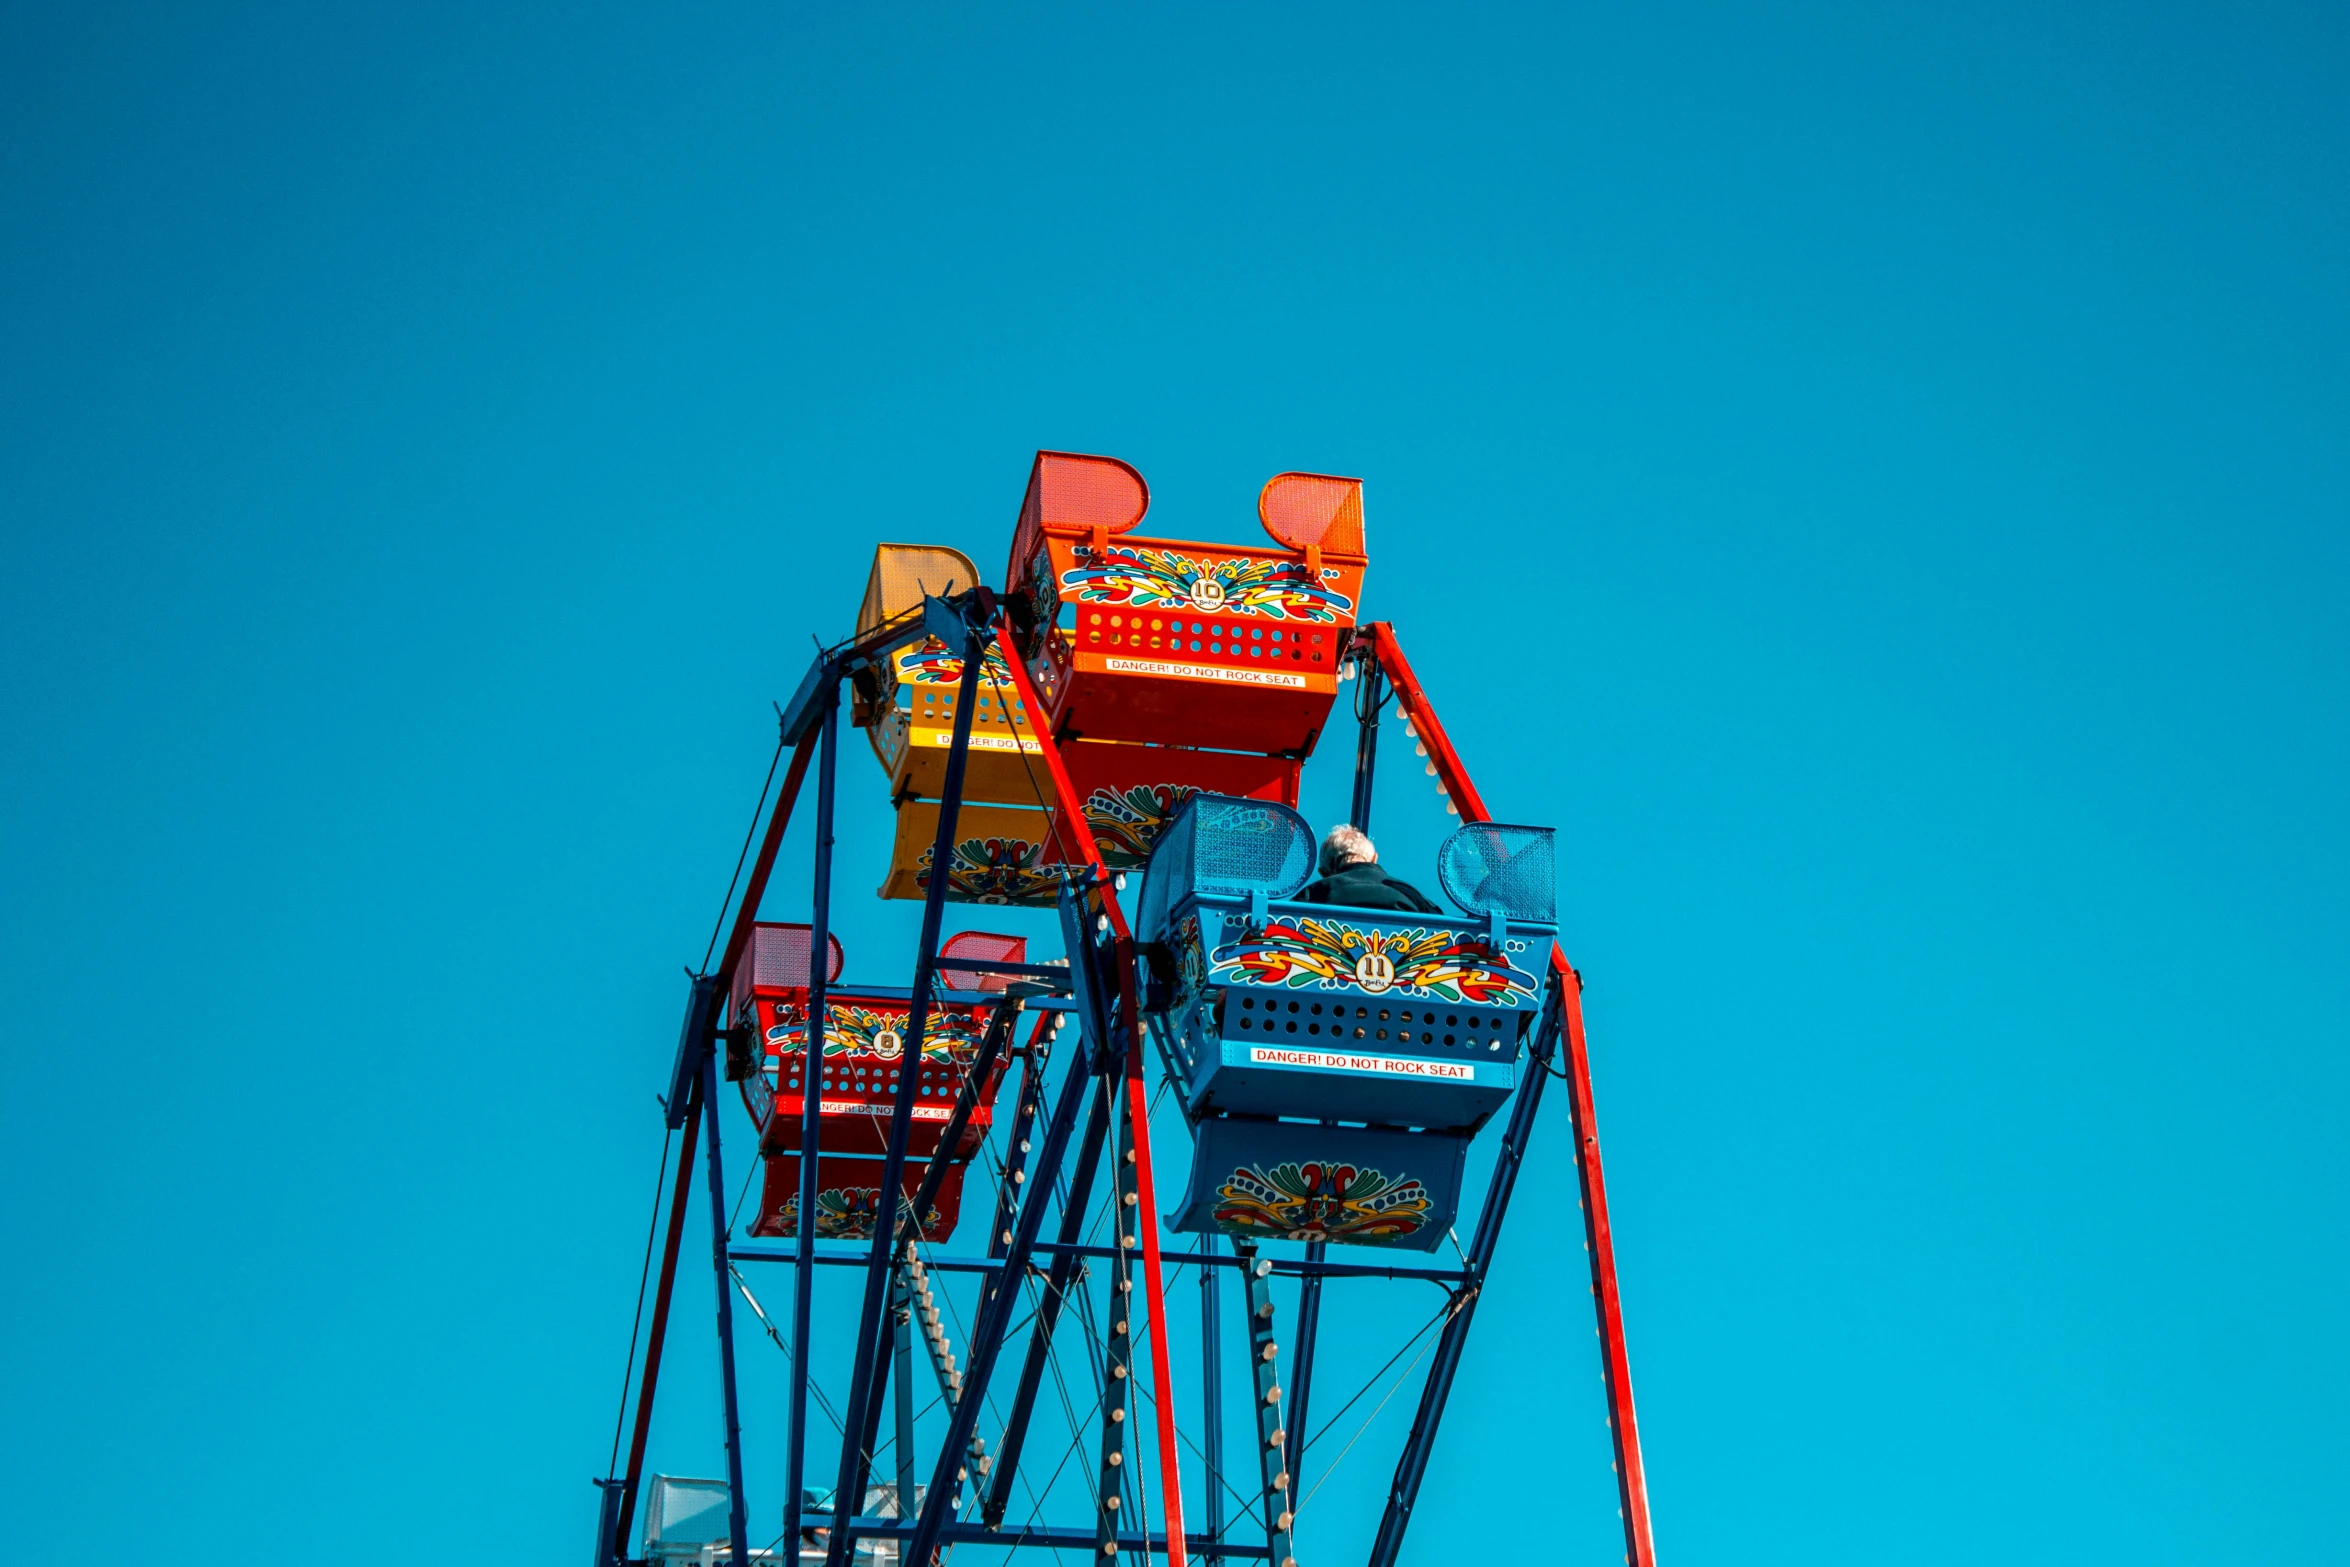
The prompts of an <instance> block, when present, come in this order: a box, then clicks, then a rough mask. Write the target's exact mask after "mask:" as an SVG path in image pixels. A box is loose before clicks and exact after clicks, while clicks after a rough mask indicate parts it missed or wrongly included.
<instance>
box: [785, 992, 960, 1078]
mask: <svg viewBox="0 0 2350 1567" xmlns="http://www.w3.org/2000/svg"><path fill="white" fill-rule="evenodd" d="M824 1010H825V1013H826V1017H825V1024H824V1059H825V1060H827V1061H829V1060H831V1059H832V1058H833V1057H835V1056H852V1055H865V1056H874V1057H877V1058H879V1059H880V1060H883V1061H895V1060H897V1059H898V1058H899V1057H900V1056H902V1055H904V1054H905V1053H906V1039H905V1032H904V1031H905V1027H906V1023H907V1021H908V1019H907V1017H906V1014H905V1013H903V1012H875V1011H873V1010H871V1009H870V1008H867V1007H861V1006H857V1005H855V1004H854V1003H852V1002H834V1003H830V1004H828V1005H827V1006H826V1007H825V1009H824ZM980 1027H981V1025H980V1023H979V1020H978V1019H977V1018H975V1017H974V1016H973V1015H972V1014H970V1013H968V1012H959V1011H955V1010H953V1009H941V1010H936V1011H933V1012H932V1013H931V1015H930V1027H929V1029H928V1030H927V1031H926V1032H925V1033H924V1035H923V1038H922V1059H923V1060H925V1061H952V1062H955V1063H956V1064H957V1065H961V1064H964V1063H966V1062H968V1061H970V1060H971V1058H972V1057H974V1056H976V1055H977V1054H978V1053H979V1040H980ZM807 1040H808V1012H807V1009H806V1008H805V1007H800V1006H791V1005H786V1006H779V1007H777V1008H776V1009H775V1023H774V1025H773V1026H772V1027H770V1028H769V1029H768V1030H767V1056H768V1061H767V1070H768V1071H769V1072H770V1073H772V1072H774V1071H775V1070H776V1068H777V1064H778V1062H780V1061H781V1059H782V1058H783V1057H784V1056H786V1055H797V1054H799V1052H800V1051H802V1050H804V1049H806V1048H807Z"/></svg>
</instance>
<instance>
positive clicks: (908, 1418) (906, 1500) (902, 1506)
mask: <svg viewBox="0 0 2350 1567" xmlns="http://www.w3.org/2000/svg"><path fill="white" fill-rule="evenodd" d="M911 1249H912V1248H911V1247H909V1248H908V1250H911ZM891 1294H892V1296H893V1297H894V1298H893V1299H892V1300H891V1301H890V1324H891V1333H892V1334H893V1336H894V1339H895V1342H894V1343H893V1344H892V1345H891V1351H892V1353H893V1355H894V1357H895V1359H896V1362H897V1364H896V1366H895V1368H894V1371H893V1373H892V1377H891V1382H890V1390H891V1393H892V1395H893V1399H894V1403H893V1410H894V1413H895V1414H896V1416H897V1418H896V1420H895V1421H894V1422H893V1425H894V1426H895V1428H896V1429H895V1430H894V1432H893V1433H892V1439H893V1440H894V1441H895V1442H896V1443H897V1448H898V1454H897V1457H898V1464H897V1468H898V1483H897V1493H898V1498H897V1506H896V1507H895V1508H894V1509H893V1511H894V1512H895V1513H896V1515H897V1516H898V1517H900V1518H911V1517H913V1516H914V1298H913V1292H912V1290H911V1289H910V1288H908V1283H907V1279H906V1269H905V1264H904V1263H903V1262H901V1263H899V1265H898V1268H897V1271H896V1276H895V1278H894V1280H893V1281H892V1284H891Z"/></svg>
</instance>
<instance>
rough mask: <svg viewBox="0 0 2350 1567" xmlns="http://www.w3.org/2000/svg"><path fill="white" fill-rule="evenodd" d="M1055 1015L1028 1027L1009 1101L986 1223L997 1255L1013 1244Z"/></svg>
mask: <svg viewBox="0 0 2350 1567" xmlns="http://www.w3.org/2000/svg"><path fill="white" fill-rule="evenodd" d="M1059 1026H1060V1018H1059V1017H1058V1016H1051V1017H1046V1016H1039V1017H1038V1018H1037V1020H1036V1022H1035V1024H1034V1025H1033V1026H1032V1027H1030V1029H1029V1030H1028V1050H1027V1052H1026V1054H1025V1055H1023V1056H1022V1058H1021V1061H1020V1091H1019V1092H1018V1093H1017V1094H1016V1095H1014V1096H1013V1100H1012V1130H1011V1134H1010V1135H1009V1136H1008V1137H1006V1138H1005V1140H1004V1173H1003V1179H1002V1180H1000V1181H999V1182H997V1184H996V1196H995V1213H994V1214H993V1216H992V1217H990V1218H989V1220H988V1224H987V1254H988V1256H990V1257H994V1258H1000V1257H1002V1256H1003V1254H1004V1248H1006V1247H1007V1246H1010V1245H1011V1244H1012V1220H1013V1217H1014V1216H1015V1215H1016V1214H1017V1213H1018V1212H1019V1211H1020V1186H1021V1183H1022V1182H1023V1181H1025V1180H1026V1179H1027V1178H1028V1135H1029V1133H1030V1132H1031V1131H1032V1130H1034V1129H1035V1126H1036V1111H1037V1107H1038V1106H1039V1105H1040V1104H1041V1103H1042V1102H1043V1100H1044V1069H1045V1065H1046V1063H1047V1062H1049V1061H1050V1060H1051V1059H1052V1048H1053V1035H1054V1033H1055V1031H1056V1030H1057V1029H1058V1028H1059Z"/></svg>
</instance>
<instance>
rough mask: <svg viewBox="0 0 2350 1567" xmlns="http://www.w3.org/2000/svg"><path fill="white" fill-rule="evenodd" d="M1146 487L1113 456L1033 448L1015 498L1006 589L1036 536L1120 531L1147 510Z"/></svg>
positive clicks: (1033, 548)
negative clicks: (1024, 486) (1023, 491)
mask: <svg viewBox="0 0 2350 1567" xmlns="http://www.w3.org/2000/svg"><path fill="white" fill-rule="evenodd" d="M1150 505H1151V490H1150V486H1149V485H1147V484H1145V483H1143V482H1142V475H1141V474H1139V473H1137V472H1135V471H1134V469H1133V468H1132V467H1130V466H1129V465H1127V464H1125V463H1122V462H1120V461H1119V460H1118V459H1117V458H1115V457H1088V456H1085V455H1083V454H1082V453H1079V452H1038V453H1037V454H1036V464H1035V466H1034V467H1032V468H1030V469H1029V470H1028V493H1027V495H1026V496H1024V497H1023V498H1022V499H1021V502H1020V526H1019V527H1018V528H1016V529H1015V530H1013V533H1012V564H1011V568H1010V570H1009V571H1007V572H1006V574H1005V577H1004V582H1005V586H1006V587H1007V588H1009V587H1011V586H1013V585H1014V584H1016V583H1017V582H1018V581H1019V578H1020V573H1021V571H1022V569H1023V568H1024V567H1026V565H1027V564H1028V558H1029V556H1031V555H1032V554H1034V553H1035V552H1036V544H1037V540H1038V539H1039V538H1040V537H1041V536H1043V535H1044V534H1046V533H1059V534H1090V533H1091V532H1093V530H1094V529H1095V528H1100V529H1101V530H1102V531H1103V532H1105V533H1124V532H1126V531H1128V530H1129V529H1131V528H1132V527H1133V526H1134V525H1135V524H1136V523H1138V522H1140V521H1142V517H1143V513H1145V512H1147V511H1149V510H1150Z"/></svg>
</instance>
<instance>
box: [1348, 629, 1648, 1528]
mask: <svg viewBox="0 0 2350 1567" xmlns="http://www.w3.org/2000/svg"><path fill="white" fill-rule="evenodd" d="M1358 635H1359V636H1360V637H1362V638H1363V639H1364V640H1366V641H1368V642H1369V643H1370V645H1371V651H1372V654H1373V656H1375V657H1376V658H1377V659H1378V660H1379V667H1380V668H1381V669H1382V670H1384V671H1385V672H1386V675H1387V679H1388V683H1389V684H1390V685H1392V686H1394V687H1395V691H1396V697H1397V700H1398V702H1399V703H1400V704H1401V705H1402V707H1403V709H1404V711H1405V714H1406V716H1408V717H1409V718H1410V719H1411V721H1412V729H1413V732H1414V733H1415V734H1417V735H1418V737H1419V739H1420V741H1421V743H1422V744H1423V745H1425V746H1426V747H1427V751H1428V759H1429V761H1431V762H1433V763H1434V764H1435V766H1436V777H1437V781H1438V782H1439V783H1441V784H1443V785H1444V792H1445V794H1446V795H1448V796H1449V797H1450V798H1451V800H1452V803H1453V805H1454V807H1455V808H1456V809H1457V810H1458V811H1459V812H1460V815H1461V819H1462V820H1463V821H1471V822H1489V821H1491V820H1493V816H1492V813H1491V812H1489V811H1487V810H1486V809H1485V801H1484V800H1483V798H1481V797H1480V796H1479V795H1478V793H1477V787H1476V785H1475V784H1473V783H1471V782H1470V781H1469V772H1468V769H1467V768H1465V767H1463V766H1462V765H1461V758H1460V753H1459V752H1457V751H1455V750H1454V749H1453V745H1452V741H1451V739H1450V738H1449V737H1448V736H1447V735H1446V734H1445V732H1444V725H1443V724H1442V723H1441V722H1440V721H1439V720H1438V719H1437V717H1436V709H1435V707H1434V706H1433V705H1432V704H1431V703H1430V702H1429V700H1428V694H1427V692H1425V691H1424V690H1422V689H1421V687H1420V682H1419V678H1418V677H1417V676H1415V675H1414V674H1413V673H1412V666H1411V664H1410V662H1409V661H1408V660H1406V659H1405V658H1404V656H1403V648H1402V647H1401V646H1400V645H1399V644H1398V643H1397V642H1396V639H1395V628H1394V627H1393V626H1391V625H1389V624H1388V623H1387V622H1386V621H1383V620H1381V621H1373V622H1372V623H1371V624H1369V625H1367V626H1364V627H1363V628H1362V630H1361V631H1360V632H1359V633H1358ZM1550 961H1551V968H1552V971H1553V973H1554V974H1555V975H1556V976H1557V980H1558V985H1559V993H1560V995H1561V996H1562V997H1563V998H1564V1001H1565V1008H1566V1036H1567V1102H1568V1104H1569V1106H1570V1108H1571V1112H1572V1115H1573V1119H1574V1123H1575V1174H1576V1178H1577V1180H1578V1181H1579V1183H1580V1184H1581V1187H1582V1195H1583V1237H1584V1250H1585V1251H1586V1252H1588V1253H1589V1254H1590V1258H1591V1299H1592V1306H1593V1309H1594V1310H1595V1311H1596V1312H1597V1314H1598V1317H1599V1344H1600V1369H1601V1371H1602V1373H1603V1374H1604V1376H1605V1377H1606V1381H1607V1403H1608V1421H1607V1424H1608V1434H1609V1436H1610V1437H1611V1438H1612V1439H1613V1440H1614V1443H1615V1449H1616V1493H1617V1497H1618V1500H1619V1504H1620V1506H1621V1510H1622V1513H1623V1518H1624V1559H1625V1561H1627V1562H1628V1563H1630V1564H1631V1567H1656V1539H1655V1535H1654V1533H1653V1531H1652V1530H1651V1528H1650V1526H1649V1518H1648V1475H1647V1471H1646V1469H1645V1468H1644V1467H1643V1466H1642V1464H1641V1461H1640V1421H1639V1417H1638V1416H1637V1415H1636V1414H1635V1413H1634V1411H1633V1407H1632V1362H1631V1358H1630V1357H1629V1356H1628V1355H1627V1354H1626V1352H1625V1348H1624V1308H1623V1301H1622V1298H1621V1296H1620V1295H1619V1293H1618V1292H1617V1289H1616V1247H1615V1238H1614V1233H1613V1232H1612V1231H1611V1230H1610V1229H1609V1227H1608V1217H1607V1178H1606V1176H1605V1175H1604V1174H1603V1173H1602V1171H1601V1169H1600V1160H1599V1120H1598V1111H1597V1109H1596V1108H1595V1107H1594V1105H1593V1102H1592V1097H1591V1056H1590V1053H1589V1051H1588V1050H1587V1049H1586V1048H1585V1045H1584V1040H1583V979H1582V976H1581V975H1579V974H1577V973H1576V972H1575V969H1574V966H1573V965H1572V964H1570V963H1568V962H1567V955H1566V953H1565V951H1564V950H1563V949H1561V948H1560V947H1559V946H1558V944H1557V943H1556V942H1553V943H1552V944H1551V949H1550Z"/></svg>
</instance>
